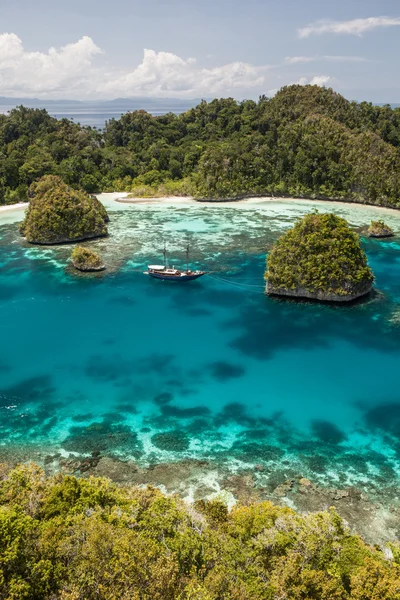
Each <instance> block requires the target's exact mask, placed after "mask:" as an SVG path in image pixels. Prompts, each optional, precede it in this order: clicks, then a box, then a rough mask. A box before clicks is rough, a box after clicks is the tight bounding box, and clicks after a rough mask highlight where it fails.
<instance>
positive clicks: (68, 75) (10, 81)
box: [0, 33, 268, 98]
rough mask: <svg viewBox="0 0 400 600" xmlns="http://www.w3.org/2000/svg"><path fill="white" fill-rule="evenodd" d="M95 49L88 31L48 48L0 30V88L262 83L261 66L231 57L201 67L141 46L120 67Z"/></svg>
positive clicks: (152, 89)
mask: <svg viewBox="0 0 400 600" xmlns="http://www.w3.org/2000/svg"><path fill="white" fill-rule="evenodd" d="M100 54H102V51H101V49H100V48H99V47H98V46H97V45H96V44H95V43H94V41H93V40H92V39H91V38H90V37H87V36H85V37H83V38H81V39H80V40H78V41H77V42H75V43H72V44H68V45H67V46H63V47H61V48H59V49H56V48H50V49H49V50H48V52H28V51H26V50H25V49H24V46H23V42H22V40H21V39H20V38H19V37H18V36H17V35H15V34H13V33H4V34H1V35H0V94H2V95H7V96H17V95H23V96H32V95H36V96H42V97H43V96H48V97H60V96H63V97H80V98H82V97H85V96H86V97H87V96H97V97H115V96H116V95H119V96H135V95H149V96H150V95H152V96H179V97H185V96H187V97H190V96H192V97H193V96H196V95H204V96H207V95H213V94H222V93H224V94H227V93H229V92H232V93H234V92H235V91H241V90H243V91H245V90H249V89H252V88H255V87H262V86H263V84H264V82H265V73H266V71H267V70H268V67H267V66H254V65H251V64H248V63H244V62H234V63H230V64H226V65H222V66H218V67H213V68H202V67H200V66H198V65H197V62H196V60H195V59H194V58H188V59H184V58H181V57H180V56H177V55H176V54H172V53H171V52H155V51H154V50H145V51H144V55H143V60H142V62H141V63H140V64H139V65H137V66H134V67H133V68H132V69H126V70H124V71H121V70H120V69H112V70H110V67H109V66H107V64H106V62H105V61H102V62H101V64H98V63H97V62H96V57H97V56H98V55H100Z"/></svg>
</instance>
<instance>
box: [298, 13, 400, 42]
mask: <svg viewBox="0 0 400 600" xmlns="http://www.w3.org/2000/svg"><path fill="white" fill-rule="evenodd" d="M396 25H400V17H369V18H367V19H352V20H351V21H317V22H316V23H311V24H310V25H307V27H302V28H300V29H298V34H299V37H301V38H308V37H310V35H312V34H316V35H322V34H324V33H336V34H348V35H362V34H363V33H365V32H367V31H372V30H373V29H376V28H377V27H393V26H396Z"/></svg>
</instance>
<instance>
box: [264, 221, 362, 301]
mask: <svg viewBox="0 0 400 600" xmlns="http://www.w3.org/2000/svg"><path fill="white" fill-rule="evenodd" d="M267 267H268V271H267V272H266V274H265V277H266V280H267V284H266V293H267V294H271V295H277V296H289V297H292V298H308V299H310V300H317V301H325V302H350V301H352V300H356V299H357V298H360V297H361V296H364V295H366V294H368V292H370V291H371V289H372V284H373V281H374V277H373V274H372V271H371V269H370V267H369V266H368V264H367V257H366V254H365V252H364V250H363V249H362V247H361V245H360V239H359V237H358V235H357V234H355V233H354V232H353V231H352V230H351V229H350V226H349V224H348V223H347V221H345V219H342V218H340V217H338V216H336V215H334V214H329V213H327V214H319V213H318V212H313V213H311V214H309V215H306V216H305V217H304V218H303V219H301V220H300V221H298V222H297V223H296V225H295V226H294V227H293V229H290V230H289V231H287V232H286V233H285V234H284V235H283V236H282V237H281V238H280V239H279V240H278V241H277V242H276V244H275V245H274V247H273V248H272V250H271V252H270V253H269V255H268V259H267Z"/></svg>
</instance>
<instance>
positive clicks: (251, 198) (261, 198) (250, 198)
mask: <svg viewBox="0 0 400 600" xmlns="http://www.w3.org/2000/svg"><path fill="white" fill-rule="evenodd" d="M114 194H115V192H114ZM122 194H126V192H121V197H120V198H115V199H114V201H115V202H118V203H119V204H163V203H164V202H165V201H167V202H173V201H176V202H185V201H187V202H190V203H193V204H194V205H195V204H204V205H207V206H211V205H224V204H230V205H232V204H246V203H248V204H250V203H252V204H261V203H263V202H266V201H271V202H280V201H289V202H320V203H321V204H326V203H327V202H332V203H340V204H344V205H345V206H365V207H369V208H376V209H379V210H381V209H386V210H389V211H391V212H392V211H394V212H395V213H398V212H399V211H400V206H399V207H398V208H396V207H393V206H387V205H381V204H373V203H372V202H357V201H355V200H345V199H339V198H311V197H310V198H306V197H304V196H303V197H295V196H283V195H282V196H267V195H264V194H249V195H245V196H239V197H237V198H223V199H217V200H211V199H198V198H194V197H193V196H152V197H148V198H144V197H140V196H138V197H132V198H127V197H123V196H122Z"/></svg>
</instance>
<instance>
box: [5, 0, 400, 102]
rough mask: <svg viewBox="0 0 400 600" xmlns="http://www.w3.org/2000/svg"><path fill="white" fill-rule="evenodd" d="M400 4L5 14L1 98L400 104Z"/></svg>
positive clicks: (71, 7)
mask: <svg viewBox="0 0 400 600" xmlns="http://www.w3.org/2000/svg"><path fill="white" fill-rule="evenodd" d="M399 51H400V1H399V0H380V1H378V0H336V2H324V1H323V0H318V1H317V0H280V2H279V1H277V0H246V2H244V1H243V0H241V1H237V0H213V1H211V0H203V1H200V0H199V1H193V0H186V1H183V0H164V1H162V0H146V1H138V0H113V1H110V0H107V1H106V0H68V2H60V1H58V0H35V2H33V1H32V0H13V1H12V2H1V3H0V95H4V96H38V97H43V98H57V97H58V98H60V97H62V98H79V99H85V98H114V97H129V96H169V97H174V96H175V97H187V98H189V97H213V96H226V95H231V96H234V97H237V98H244V97H247V98H257V96H258V95H259V94H262V93H265V94H272V93H274V90H276V89H278V88H279V87H281V86H282V85H287V84H290V83H303V84H304V83H317V84H319V85H327V86H331V87H333V88H334V89H336V90H337V91H339V92H341V93H342V94H344V95H345V96H346V97H348V98H351V99H357V100H363V99H366V100H369V101H373V102H400V75H399V69H398V65H397V62H398V56H399V53H400V52H399Z"/></svg>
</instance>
